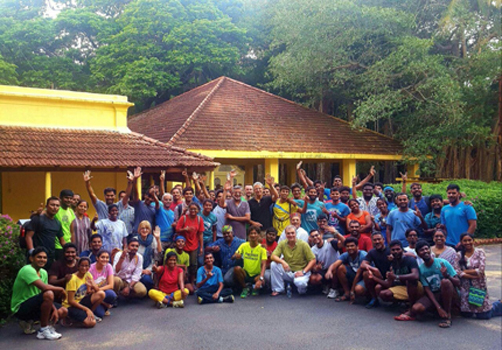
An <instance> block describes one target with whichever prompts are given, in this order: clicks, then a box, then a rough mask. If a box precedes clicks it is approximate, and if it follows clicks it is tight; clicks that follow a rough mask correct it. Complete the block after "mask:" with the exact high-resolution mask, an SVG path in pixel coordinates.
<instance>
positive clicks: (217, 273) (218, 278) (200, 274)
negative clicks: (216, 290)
mask: <svg viewBox="0 0 502 350" xmlns="http://www.w3.org/2000/svg"><path fill="white" fill-rule="evenodd" d="M212 272H213V276H211V277H210V278H209V279H208V280H207V281H206V283H204V284H203V285H202V286H201V287H200V289H203V288H209V287H213V286H218V285H219V283H220V282H221V283H223V274H222V273H221V269H220V268H219V267H217V266H213V271H212ZM205 278H206V270H205V269H204V266H201V267H199V269H198V270H197V283H200V282H202V280H203V279H205Z"/></svg>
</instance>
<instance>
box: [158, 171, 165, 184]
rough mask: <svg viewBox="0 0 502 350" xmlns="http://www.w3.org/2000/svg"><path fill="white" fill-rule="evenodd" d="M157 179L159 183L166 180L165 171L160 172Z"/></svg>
mask: <svg viewBox="0 0 502 350" xmlns="http://www.w3.org/2000/svg"><path fill="white" fill-rule="evenodd" d="M159 179H160V181H161V182H164V181H165V180H166V171H165V170H161V171H160V176H159Z"/></svg>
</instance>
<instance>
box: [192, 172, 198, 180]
mask: <svg viewBox="0 0 502 350" xmlns="http://www.w3.org/2000/svg"><path fill="white" fill-rule="evenodd" d="M192 179H193V180H194V181H197V180H199V174H197V173H196V172H195V171H194V172H193V173H192Z"/></svg>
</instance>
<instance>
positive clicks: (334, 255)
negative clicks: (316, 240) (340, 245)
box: [312, 241, 339, 270]
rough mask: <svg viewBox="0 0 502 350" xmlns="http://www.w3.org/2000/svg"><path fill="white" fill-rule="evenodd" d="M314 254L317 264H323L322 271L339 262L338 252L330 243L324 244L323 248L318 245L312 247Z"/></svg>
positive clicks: (325, 242)
mask: <svg viewBox="0 0 502 350" xmlns="http://www.w3.org/2000/svg"><path fill="white" fill-rule="evenodd" d="M312 253H314V255H315V257H316V260H317V262H318V263H319V262H322V269H323V270H327V269H328V268H329V266H330V265H331V264H332V263H334V262H335V261H336V260H338V256H339V254H338V251H336V250H335V249H334V248H333V247H332V246H331V243H330V242H328V241H324V244H323V245H322V247H321V248H319V247H318V246H317V245H314V246H313V247H312Z"/></svg>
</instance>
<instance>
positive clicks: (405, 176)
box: [399, 172, 408, 182]
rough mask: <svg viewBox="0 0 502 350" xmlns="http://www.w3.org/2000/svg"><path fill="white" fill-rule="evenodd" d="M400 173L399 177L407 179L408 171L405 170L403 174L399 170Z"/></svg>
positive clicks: (404, 180)
mask: <svg viewBox="0 0 502 350" xmlns="http://www.w3.org/2000/svg"><path fill="white" fill-rule="evenodd" d="M399 174H400V175H401V179H403V182H406V181H408V172H405V173H404V174H403V173H402V172H399Z"/></svg>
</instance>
